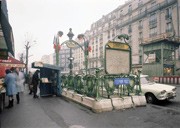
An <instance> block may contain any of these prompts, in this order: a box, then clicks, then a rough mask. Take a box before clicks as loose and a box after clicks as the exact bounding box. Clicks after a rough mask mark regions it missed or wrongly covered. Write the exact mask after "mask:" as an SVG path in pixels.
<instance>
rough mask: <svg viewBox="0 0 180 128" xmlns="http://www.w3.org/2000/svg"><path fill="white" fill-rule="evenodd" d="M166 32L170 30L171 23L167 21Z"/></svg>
mask: <svg viewBox="0 0 180 128" xmlns="http://www.w3.org/2000/svg"><path fill="white" fill-rule="evenodd" d="M166 32H172V23H171V22H169V23H167V25H166Z"/></svg>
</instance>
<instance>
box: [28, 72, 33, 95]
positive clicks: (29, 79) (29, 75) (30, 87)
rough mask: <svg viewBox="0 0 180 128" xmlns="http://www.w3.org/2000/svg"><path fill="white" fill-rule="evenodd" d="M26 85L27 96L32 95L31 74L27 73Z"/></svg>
mask: <svg viewBox="0 0 180 128" xmlns="http://www.w3.org/2000/svg"><path fill="white" fill-rule="evenodd" d="M27 84H28V87H29V95H31V94H32V93H33V84H32V72H30V71H29V73H28V76H27Z"/></svg>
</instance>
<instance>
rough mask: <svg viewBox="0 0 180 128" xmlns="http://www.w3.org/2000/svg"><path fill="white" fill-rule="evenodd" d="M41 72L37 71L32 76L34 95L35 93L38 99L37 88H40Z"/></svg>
mask: <svg viewBox="0 0 180 128" xmlns="http://www.w3.org/2000/svg"><path fill="white" fill-rule="evenodd" d="M39 73H40V71H39V70H36V71H35V73H34V74H33V76H32V85H33V93H34V98H38V96H37V88H38V84H39V81H40V77H39Z"/></svg>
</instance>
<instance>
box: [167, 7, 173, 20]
mask: <svg viewBox="0 0 180 128" xmlns="http://www.w3.org/2000/svg"><path fill="white" fill-rule="evenodd" d="M170 18H172V9H171V8H167V9H166V15H165V19H166V20H167V19H170Z"/></svg>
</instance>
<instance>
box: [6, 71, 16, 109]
mask: <svg viewBox="0 0 180 128" xmlns="http://www.w3.org/2000/svg"><path fill="white" fill-rule="evenodd" d="M5 72H6V76H5V79H4V83H5V87H6V95H7V96H8V98H9V105H8V106H6V108H12V107H13V102H14V98H13V95H16V94H17V88H16V74H15V73H14V72H13V73H12V72H11V70H9V69H6V71H5Z"/></svg>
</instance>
